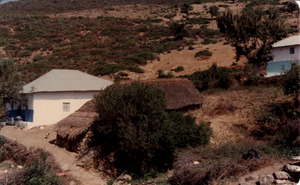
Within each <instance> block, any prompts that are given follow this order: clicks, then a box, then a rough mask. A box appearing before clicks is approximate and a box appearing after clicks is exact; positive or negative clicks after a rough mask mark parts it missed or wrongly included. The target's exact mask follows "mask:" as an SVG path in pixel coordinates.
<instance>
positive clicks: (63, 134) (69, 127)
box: [56, 100, 97, 151]
mask: <svg viewBox="0 0 300 185" xmlns="http://www.w3.org/2000/svg"><path fill="white" fill-rule="evenodd" d="M96 116H97V113H96V111H95V100H90V101H88V102H87V103H85V104H84V105H83V106H82V107H81V108H80V109H78V110H77V111H76V112H74V113H73V114H71V115H69V116H68V117H66V118H64V119H63V120H61V121H59V122H58V123H57V125H56V127H57V136H56V144H57V145H59V146H62V147H65V148H67V149H68V150H71V151H78V150H80V149H81V147H84V146H83V145H81V144H82V143H81V142H82V140H83V139H84V138H85V137H86V133H87V131H88V129H89V127H90V126H91V125H92V123H93V122H94V119H95V117H96Z"/></svg>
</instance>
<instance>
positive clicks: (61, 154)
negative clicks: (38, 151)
mask: <svg viewBox="0 0 300 185" xmlns="http://www.w3.org/2000/svg"><path fill="white" fill-rule="evenodd" d="M53 127H54V126H53V125H52V126H47V127H45V128H44V129H40V128H32V129H29V130H18V129H16V128H15V127H11V126H5V127H3V128H2V129H1V131H0V135H3V136H5V137H7V138H9V139H12V140H15V141H17V142H19V143H21V144H23V145H25V146H27V147H32V146H35V147H41V148H43V149H45V150H46V151H49V152H51V153H52V154H53V155H54V157H55V159H56V160H57V162H58V164H60V166H61V168H62V169H63V170H64V171H65V172H66V173H67V174H69V175H71V176H73V177H74V178H75V179H77V180H78V181H80V182H81V184H84V185H104V184H106V181H107V180H106V179H105V178H104V177H103V176H102V175H101V174H99V173H96V172H93V171H86V170H85V169H83V168H81V167H79V166H76V162H77V161H76V157H77V154H76V153H74V152H69V151H67V150H65V149H64V148H60V147H58V146H56V145H54V144H51V143H50V141H52V140H54V139H55V138H56V132H55V130H54V129H53ZM47 133H50V135H49V137H48V139H45V135H46V134H47Z"/></svg>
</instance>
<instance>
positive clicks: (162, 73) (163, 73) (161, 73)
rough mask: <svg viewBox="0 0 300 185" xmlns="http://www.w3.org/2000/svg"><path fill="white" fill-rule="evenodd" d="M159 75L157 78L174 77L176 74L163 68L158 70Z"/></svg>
mask: <svg viewBox="0 0 300 185" xmlns="http://www.w3.org/2000/svg"><path fill="white" fill-rule="evenodd" d="M157 74H158V77H157V78H173V77H174V75H173V74H172V73H171V72H170V71H163V70H161V69H160V70H158V71H157Z"/></svg>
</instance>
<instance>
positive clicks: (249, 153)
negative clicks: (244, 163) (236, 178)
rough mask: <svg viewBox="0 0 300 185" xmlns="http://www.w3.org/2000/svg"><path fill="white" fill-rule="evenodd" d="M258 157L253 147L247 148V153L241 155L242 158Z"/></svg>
mask: <svg viewBox="0 0 300 185" xmlns="http://www.w3.org/2000/svg"><path fill="white" fill-rule="evenodd" d="M253 158H255V159H259V154H258V152H257V151H256V150H254V149H253V148H252V149H250V150H248V152H247V154H244V155H243V159H245V160H246V159H253Z"/></svg>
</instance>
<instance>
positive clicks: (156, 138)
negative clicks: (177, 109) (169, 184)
mask: <svg viewBox="0 0 300 185" xmlns="http://www.w3.org/2000/svg"><path fill="white" fill-rule="evenodd" d="M96 100H97V103H96V104H97V106H96V107H97V112H98V113H99V117H98V118H97V119H96V120H95V122H94V124H93V126H92V130H93V133H94V137H93V138H92V144H93V145H95V146H101V150H100V153H99V154H100V155H101V156H103V157H104V158H105V159H106V161H109V162H111V163H112V164H113V165H114V166H116V167H117V168H118V169H119V170H120V171H124V170H127V171H128V172H129V173H135V174H136V175H138V176H142V175H144V174H146V173H150V172H156V171H162V170H166V169H167V168H168V167H170V166H171V164H172V161H173V156H174V152H175V149H176V148H177V147H184V146H188V145H192V146H194V145H199V144H206V143H207V142H208V140H209V136H210V134H207V133H210V132H209V127H208V126H206V127H205V126H204V125H201V126H199V127H198V126H197V125H195V124H194V122H195V120H194V118H191V117H184V116H183V115H182V114H180V113H177V114H176V113H174V114H171V115H170V116H169V115H168V113H167V112H166V102H165V100H164V93H163V92H162V91H161V90H160V89H158V88H156V87H154V86H152V85H148V84H143V83H138V82H134V83H132V84H131V85H130V86H119V85H115V86H113V87H111V88H108V89H106V90H104V91H103V93H102V95H101V96H99V97H97V98H96ZM178 134H181V135H178ZM178 137H180V140H177V138H178ZM184 141H186V143H183V142H184ZM112 156H113V157H112ZM112 158H113V160H111V159H112Z"/></svg>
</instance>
